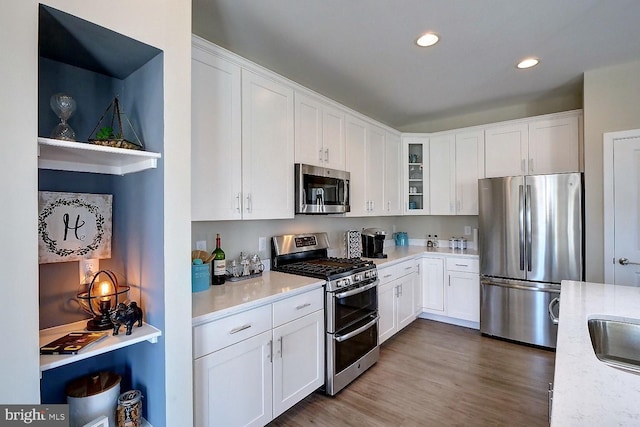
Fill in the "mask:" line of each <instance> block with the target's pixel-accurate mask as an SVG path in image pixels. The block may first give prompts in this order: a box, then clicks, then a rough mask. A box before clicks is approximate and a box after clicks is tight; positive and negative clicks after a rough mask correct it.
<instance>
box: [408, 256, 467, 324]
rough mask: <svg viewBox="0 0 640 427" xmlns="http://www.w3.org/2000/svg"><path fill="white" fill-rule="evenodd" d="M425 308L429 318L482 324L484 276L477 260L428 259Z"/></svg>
mask: <svg viewBox="0 0 640 427" xmlns="http://www.w3.org/2000/svg"><path fill="white" fill-rule="evenodd" d="M421 265H422V270H421V273H422V286H423V288H422V291H423V298H422V305H423V310H424V312H425V314H426V317H430V316H429V315H435V316H436V317H435V318H436V319H437V320H442V321H449V320H450V323H458V324H459V323H460V322H458V321H463V322H470V323H464V325H467V326H475V325H476V324H477V323H479V322H480V275H479V274H478V271H479V270H478V268H479V265H478V259H477V258H473V257H464V258H463V257H449V256H447V257H435V256H434V257H424V258H422V261H421Z"/></svg>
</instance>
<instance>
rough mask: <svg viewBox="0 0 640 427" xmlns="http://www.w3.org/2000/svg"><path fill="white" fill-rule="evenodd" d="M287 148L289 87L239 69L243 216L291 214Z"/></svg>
mask: <svg viewBox="0 0 640 427" xmlns="http://www.w3.org/2000/svg"><path fill="white" fill-rule="evenodd" d="M293 150H294V146H293V89H291V88H289V87H287V86H284V85H282V84H280V83H278V82H276V81H274V80H270V79H268V78H266V77H263V76H261V75H258V74H256V73H253V72H251V71H248V70H244V69H243V70H242V189H243V193H242V196H243V203H242V209H243V210H242V217H243V218H244V219H277V218H293V215H294V209H293V204H294V200H293V197H294V191H293V185H294V182H293V163H294V162H293ZM226 183H227V181H222V182H221V184H222V185H226Z"/></svg>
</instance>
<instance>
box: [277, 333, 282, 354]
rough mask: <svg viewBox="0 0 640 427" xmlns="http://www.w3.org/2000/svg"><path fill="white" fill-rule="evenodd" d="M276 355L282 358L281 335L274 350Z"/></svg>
mask: <svg viewBox="0 0 640 427" xmlns="http://www.w3.org/2000/svg"><path fill="white" fill-rule="evenodd" d="M276 356H278V357H280V358H282V337H280V338H278V349H277V350H276Z"/></svg>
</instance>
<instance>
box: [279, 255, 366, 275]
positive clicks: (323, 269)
mask: <svg viewBox="0 0 640 427" xmlns="http://www.w3.org/2000/svg"><path fill="white" fill-rule="evenodd" d="M371 268H375V264H374V263H373V261H367V260H363V259H360V258H322V259H315V260H310V261H299V262H294V263H291V264H285V265H281V266H278V267H277V268H276V270H277V271H281V272H283V273H290V274H298V275H300V276H309V277H317V278H319V279H328V280H331V279H333V278H335V277H337V276H341V275H343V274H353V273H355V272H358V271H364V270H368V269H371Z"/></svg>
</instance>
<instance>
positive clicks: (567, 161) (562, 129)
mask: <svg viewBox="0 0 640 427" xmlns="http://www.w3.org/2000/svg"><path fill="white" fill-rule="evenodd" d="M579 125H580V115H579V114H577V113H572V114H562V115H550V116H546V117H542V118H539V119H536V120H532V121H527V122H516V123H512V124H508V125H501V126H496V127H488V128H487V129H486V131H485V175H486V177H487V178H491V177H498V176H512V175H537V174H549V173H563V172H578V171H579V169H580V161H579V160H580V158H579V147H580V132H579Z"/></svg>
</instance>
